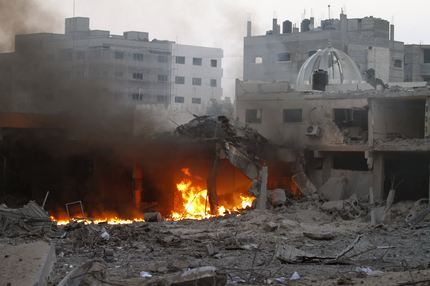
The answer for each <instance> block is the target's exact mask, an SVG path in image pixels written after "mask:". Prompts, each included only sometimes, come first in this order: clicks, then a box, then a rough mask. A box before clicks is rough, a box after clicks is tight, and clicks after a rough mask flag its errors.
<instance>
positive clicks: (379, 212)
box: [370, 207, 385, 225]
mask: <svg viewBox="0 0 430 286" xmlns="http://www.w3.org/2000/svg"><path fill="white" fill-rule="evenodd" d="M384 212H385V207H378V208H372V209H371V211H370V221H371V222H372V224H373V225H378V224H380V223H381V222H382V216H383V215H384Z"/></svg>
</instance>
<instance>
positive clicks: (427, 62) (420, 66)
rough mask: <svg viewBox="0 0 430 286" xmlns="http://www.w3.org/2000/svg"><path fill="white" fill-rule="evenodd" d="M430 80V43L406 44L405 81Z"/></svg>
mask: <svg viewBox="0 0 430 286" xmlns="http://www.w3.org/2000/svg"><path fill="white" fill-rule="evenodd" d="M429 80H430V45H405V81H429Z"/></svg>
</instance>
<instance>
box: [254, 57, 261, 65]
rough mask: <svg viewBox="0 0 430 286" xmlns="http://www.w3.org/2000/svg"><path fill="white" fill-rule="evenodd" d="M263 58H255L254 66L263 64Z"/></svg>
mask: <svg viewBox="0 0 430 286" xmlns="http://www.w3.org/2000/svg"><path fill="white" fill-rule="evenodd" d="M262 63H263V58H262V57H255V58H254V64H262Z"/></svg>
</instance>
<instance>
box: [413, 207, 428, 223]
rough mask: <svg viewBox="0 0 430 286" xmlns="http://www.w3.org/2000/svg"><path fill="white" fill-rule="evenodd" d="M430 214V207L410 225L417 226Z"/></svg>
mask: <svg viewBox="0 0 430 286" xmlns="http://www.w3.org/2000/svg"><path fill="white" fill-rule="evenodd" d="M428 214H430V207H427V208H425V209H424V210H423V211H422V212H420V213H419V214H418V215H417V216H415V217H414V218H413V219H411V220H410V221H409V223H410V224H417V223H419V222H420V221H421V220H423V219H424V218H425V217H426V216H427V215H428Z"/></svg>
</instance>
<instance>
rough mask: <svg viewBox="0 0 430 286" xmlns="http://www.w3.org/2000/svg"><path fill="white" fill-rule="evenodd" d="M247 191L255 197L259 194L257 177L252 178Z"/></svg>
mask: <svg viewBox="0 0 430 286" xmlns="http://www.w3.org/2000/svg"><path fill="white" fill-rule="evenodd" d="M248 193H249V194H251V195H252V196H254V197H256V198H258V196H259V195H260V182H259V181H258V180H257V179H253V180H252V184H251V187H250V188H249V190H248Z"/></svg>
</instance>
